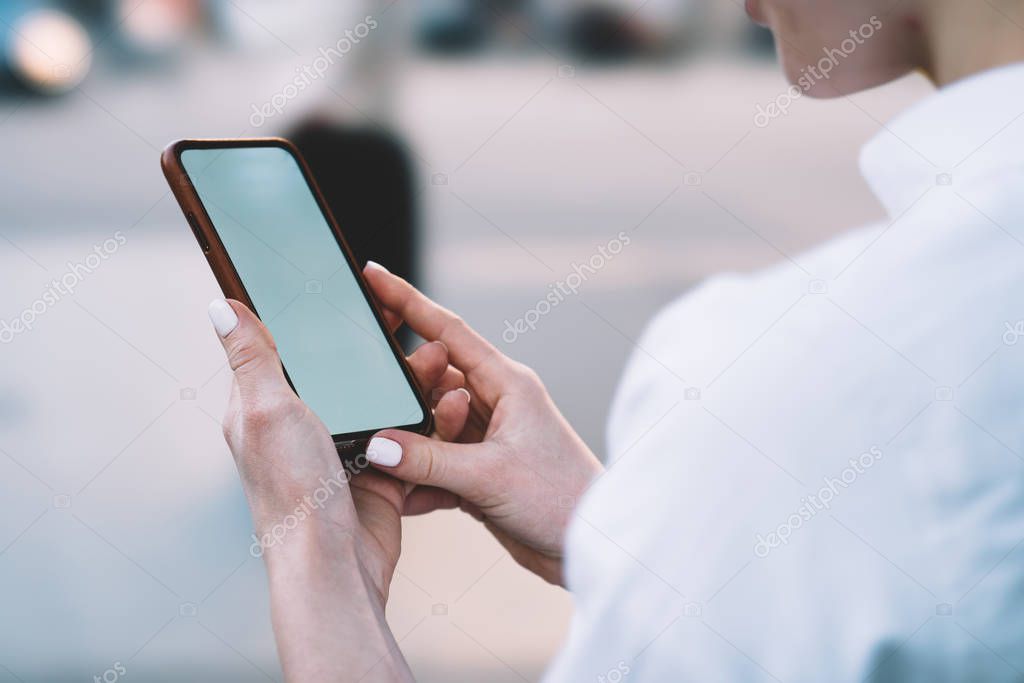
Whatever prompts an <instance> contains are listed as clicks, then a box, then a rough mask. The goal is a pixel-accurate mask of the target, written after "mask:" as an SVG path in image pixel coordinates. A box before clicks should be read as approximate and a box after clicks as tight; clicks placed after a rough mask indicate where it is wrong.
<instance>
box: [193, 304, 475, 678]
mask: <svg viewBox="0 0 1024 683" xmlns="http://www.w3.org/2000/svg"><path fill="white" fill-rule="evenodd" d="M210 318H211V320H212V321H213V324H214V327H215V328H216V330H217V333H218V336H219V337H220V339H221V342H222V344H223V346H224V349H225V351H226V353H227V357H228V361H229V364H230V366H231V369H232V371H233V372H234V381H233V384H232V389H231V398H230V400H229V403H228V408H227V413H226V415H225V417H224V435H225V438H226V439H227V442H228V445H229V447H230V449H231V453H232V455H233V456H234V459H235V464H236V465H237V467H238V472H239V475H240V477H241V480H242V486H243V488H244V489H245V494H246V497H247V498H248V501H249V506H250V508H251V510H252V517H253V523H254V525H255V529H256V535H257V537H258V539H259V540H258V547H259V549H260V551H261V554H262V555H263V557H264V559H265V561H266V564H267V572H268V575H269V578H270V584H271V605H272V610H273V617H274V631H275V635H276V636H277V640H278V648H279V651H280V655H281V660H282V666H283V668H284V671H285V674H286V677H287V678H288V680H313V679H314V678H316V679H317V680H334V679H333V678H331V677H329V676H328V677H324V676H323V673H324V672H325V669H324V668H323V667H325V666H326V667H328V670H329V669H330V667H332V666H336V665H337V666H341V665H344V666H345V667H347V668H346V671H347V675H351V674H352V672H353V669H352V667H353V666H354V665H355V664H357V663H358V662H359V661H360V660H365V661H362V664H364V665H365V667H366V669H367V671H369V670H370V669H374V670H376V671H377V672H378V673H385V670H387V671H388V672H390V674H393V676H391V675H390V674H389V675H387V676H382V680H401V679H402V678H404V677H405V676H407V675H408V670H407V668H406V667H405V664H404V662H401V661H400V660H401V658H400V657H398V661H397V662H391V661H390V660H391V659H394V656H393V652H397V649H396V648H394V647H393V641H392V638H391V634H390V632H389V631H388V630H387V625H386V623H385V622H384V620H383V608H384V604H385V602H386V601H387V596H388V587H389V585H390V582H391V578H392V576H393V574H394V570H395V564H396V563H397V561H398V556H399V551H400V545H401V513H402V508H403V505H404V502H405V498H406V495H407V493H408V492H409V491H410V490H411V486H410V485H408V484H404V483H402V482H400V481H398V480H397V479H394V478H392V477H390V476H388V475H386V474H383V473H381V472H377V471H374V470H372V469H366V470H365V471H363V472H360V473H358V474H356V475H355V476H354V477H353V476H352V469H351V468H352V465H349V466H348V468H346V467H345V466H343V464H342V462H341V460H340V459H339V457H338V454H337V451H336V449H335V446H334V443H333V441H332V439H331V435H330V434H329V433H328V431H327V429H326V427H325V426H324V424H323V422H321V421H320V419H319V418H318V417H317V416H316V415H314V414H313V412H312V411H311V410H310V409H309V408H308V407H307V406H306V405H305V404H304V403H303V402H302V401H301V400H300V399H299V397H298V396H296V394H295V392H294V391H293V390H292V389H291V387H290V386H289V385H288V382H287V380H286V379H285V376H284V372H283V370H282V368H281V361H280V358H279V357H278V355H277V349H276V347H275V345H274V341H273V339H272V338H271V335H270V332H269V331H268V330H267V328H266V327H265V326H264V325H263V323H262V322H260V320H259V319H258V318H257V317H256V316H255V315H254V314H253V313H252V312H251V311H249V309H248V308H246V307H245V306H244V305H243V304H241V303H239V302H237V301H222V300H218V301H215V302H213V303H212V304H211V305H210ZM409 365H410V366H411V368H412V370H413V372H414V374H415V376H416V379H417V381H418V382H419V383H420V386H421V388H422V390H423V391H424V392H425V394H427V395H429V396H440V401H438V402H437V406H436V409H435V413H436V418H435V419H436V422H437V425H438V429H439V431H440V432H441V434H440V435H441V436H442V437H444V436H446V432H447V433H448V438H451V437H450V435H451V434H457V433H458V432H459V431H461V430H462V427H463V425H464V423H465V420H466V415H467V414H468V395H467V394H465V393H464V392H461V391H456V389H458V388H459V387H458V386H454V385H452V384H451V382H452V381H453V379H455V380H458V381H461V378H460V377H458V376H457V375H454V376H453V375H452V374H450V373H446V371H447V369H448V352H447V349H446V348H445V346H444V345H443V344H440V343H437V342H432V343H428V344H424V345H423V346H422V347H420V348H419V349H417V351H416V352H415V353H413V354H412V355H411V356H410V357H409ZM350 480H351V481H350ZM256 547H257V543H254V544H253V548H256ZM353 615H354V616H355V619H354V620H353ZM374 633H376V634H377V636H378V638H377V639H376V640H375V639H374V638H373V634H374ZM345 642H351V643H354V644H356V645H358V646H359V647H361V648H364V651H361V652H359V653H356V652H355V651H353V652H351V653H347V654H346V656H345V657H340V658H339V657H337V655H338V654H339V652H338V648H339V643H345ZM374 643H376V646H374V645H373V644H374ZM332 655H333V656H334V659H335V661H334V662H331V661H327V662H325V661H323V659H324V658H325V657H327V656H332ZM353 658H354V659H353ZM339 660H340V661H339ZM356 668H359V667H358V666H357V667H356ZM371 678H376V676H371Z"/></svg>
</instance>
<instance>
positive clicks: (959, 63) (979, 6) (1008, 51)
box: [921, 0, 1024, 87]
mask: <svg viewBox="0 0 1024 683" xmlns="http://www.w3.org/2000/svg"><path fill="white" fill-rule="evenodd" d="M926 5H927V8H926V9H924V10H923V11H922V15H921V22H922V28H923V29H924V33H925V36H926V43H927V46H926V54H925V59H924V60H923V61H924V63H923V64H922V66H923V69H924V71H925V73H926V74H927V75H928V77H929V78H931V80H932V81H933V82H934V83H935V84H936V85H938V86H939V87H942V86H944V85H947V84H949V83H952V82H954V81H958V80H960V79H961V78H965V77H967V76H970V75H971V74H975V73H978V72H981V71H986V70H988V69H992V68H995V67H998V66H1003V65H1005V64H1012V63H1014V62H1021V61H1024V2H1022V1H1021V0H929V1H928V2H927V3H926Z"/></svg>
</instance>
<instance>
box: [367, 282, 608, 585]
mask: <svg viewBox="0 0 1024 683" xmlns="http://www.w3.org/2000/svg"><path fill="white" fill-rule="evenodd" d="M364 273H365V275H366V279H367V281H368V282H369V284H370V287H371V288H372V289H373V292H374V294H375V295H376V297H377V300H378V301H379V303H380V304H381V305H382V306H383V307H384V309H385V315H386V317H388V318H389V319H390V321H391V322H392V324H397V323H398V322H399V321H402V322H405V323H406V324H407V325H409V327H411V328H412V330H413V331H414V332H416V333H417V334H419V335H420V336H421V337H423V338H424V339H426V340H427V341H440V342H442V343H443V344H444V345H445V346H447V347H448V354H449V362H450V363H451V367H449V369H448V373H449V374H450V375H456V376H458V375H462V376H464V377H456V378H450V379H455V381H453V382H452V383H453V384H455V385H459V384H461V382H459V381H457V380H458V379H464V382H465V383H464V386H465V387H467V388H468V389H469V391H470V393H471V400H470V406H469V408H470V410H469V416H468V419H467V421H466V424H465V426H464V428H462V429H461V433H459V432H456V435H457V436H454V437H452V435H451V434H450V433H449V434H444V436H445V437H446V438H453V439H454V441H442V440H440V439H437V438H427V437H424V436H420V435H418V434H412V433H410V432H404V431H400V430H394V429H388V430H385V431H382V432H379V433H378V434H377V435H375V436H374V438H373V440H372V441H371V442H370V445H369V448H368V449H367V457H368V459H369V460H370V461H371V462H372V463H374V465H375V466H377V467H379V468H380V469H381V470H382V471H385V472H387V473H389V474H391V475H393V476H395V477H397V478H399V479H402V480H404V481H406V482H410V483H413V484H416V485H417V488H416V490H414V491H413V492H412V493H410V495H409V496H408V497H407V499H406V502H405V511H404V512H405V514H412V515H415V514H423V513H425V512H430V511H432V510H436V509H442V508H455V507H459V508H461V509H463V510H464V511H466V512H468V513H469V514H471V515H473V516H474V517H476V518H477V519H478V520H480V521H482V522H483V523H484V525H485V526H486V527H487V528H488V529H489V530H490V532H491V533H492V534H494V536H495V537H496V538H497V539H498V540H499V541H500V542H501V544H502V545H504V546H505V548H506V549H508V551H509V552H510V553H511V555H512V556H513V557H514V558H515V559H516V561H518V562H519V563H520V564H521V565H523V566H524V567H526V568H527V569H529V570H530V571H533V572H534V573H536V574H538V575H539V576H541V577H542V578H544V579H546V580H547V581H549V582H551V583H555V584H559V585H561V584H562V553H563V543H564V538H565V532H566V529H567V527H568V524H569V520H570V519H571V516H572V511H573V508H575V505H576V501H577V500H578V499H579V497H580V496H581V495H582V493H583V492H584V491H585V490H586V489H587V487H588V486H589V485H590V483H591V482H592V481H593V480H594V479H595V478H596V477H597V476H598V475H600V473H601V472H602V471H603V468H602V466H601V463H600V462H599V461H598V459H597V458H596V457H595V456H594V454H593V453H592V452H591V451H590V449H589V448H588V447H587V445H586V444H585V443H583V440H582V439H580V437H579V436H578V435H577V434H576V432H574V431H573V429H572V427H570V426H569V424H568V423H567V422H566V421H565V418H564V417H562V414H561V413H560V412H559V411H558V408H556V407H555V404H554V402H552V400H551V397H550V396H549V395H548V393H547V390H546V389H545V388H544V385H543V384H542V383H541V381H540V379H539V378H538V377H537V374H536V373H535V372H533V370H531V369H529V368H528V367H526V366H525V365H522V364H521V363H517V362H515V361H513V360H511V359H510V358H508V357H507V356H505V355H504V354H502V353H501V352H499V351H498V350H497V349H496V348H495V347H494V346H492V345H491V344H490V343H489V342H487V341H486V340H485V339H484V338H483V337H481V336H480V335H478V334H477V333H476V332H474V331H473V330H472V329H471V328H470V327H469V326H468V325H466V323H465V322H463V321H462V319H460V318H458V317H457V316H455V315H454V314H453V313H451V312H450V311H448V310H446V309H444V308H442V307H441V306H438V305H437V304H436V303H434V302H433V301H431V300H430V299H428V298H427V297H425V296H424V295H423V294H421V293H420V292H419V291H417V290H416V289H415V288H414V287H413V286H412V285H410V284H409V283H408V282H406V281H405V280H403V279H401V278H399V277H397V276H395V275H392V274H391V273H389V272H388V271H387V270H385V269H384V268H383V267H381V266H378V265H377V264H370V265H368V266H367V268H366V270H365V271H364ZM446 431H450V430H446Z"/></svg>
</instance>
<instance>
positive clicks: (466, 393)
mask: <svg viewBox="0 0 1024 683" xmlns="http://www.w3.org/2000/svg"><path fill="white" fill-rule="evenodd" d="M455 391H461V392H462V393H464V394H465V395H466V403H469V402H470V401H472V400H473V397H472V396H470V395H469V389H467V388H466V387H459V388H458V389H456V390H455Z"/></svg>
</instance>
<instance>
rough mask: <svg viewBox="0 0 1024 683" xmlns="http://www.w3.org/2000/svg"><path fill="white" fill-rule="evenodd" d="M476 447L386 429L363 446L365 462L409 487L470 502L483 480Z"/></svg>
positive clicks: (483, 470) (477, 493) (482, 463)
mask: <svg viewBox="0 0 1024 683" xmlns="http://www.w3.org/2000/svg"><path fill="white" fill-rule="evenodd" d="M479 449H480V445H479V444H462V443H451V442H449V441H440V440H438V439H431V438H429V437H426V436H422V435H420V434H413V433H412V432H403V431H400V430H397V429H387V430H384V431H382V432H378V433H377V434H376V435H374V437H373V438H372V439H370V443H369V445H368V446H367V447H366V459H367V460H369V461H370V462H371V463H373V464H374V465H376V466H377V467H379V468H380V469H381V470H383V471H385V472H387V473H388V474H390V475H392V476H394V477H397V478H398V479H401V480H403V481H406V482H409V483H412V484H423V485H425V486H436V487H438V488H442V489H447V490H448V491H451V492H452V493H454V494H456V495H458V496H462V497H463V498H465V499H467V500H469V501H472V500H473V499H474V498H476V497H478V495H479V492H480V490H481V488H482V487H483V485H484V484H486V481H487V478H486V474H485V470H486V468H485V467H484V463H485V462H486V461H487V460H486V458H483V457H481V456H482V454H481V453H480V450H479Z"/></svg>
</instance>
